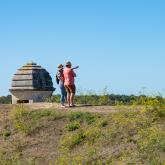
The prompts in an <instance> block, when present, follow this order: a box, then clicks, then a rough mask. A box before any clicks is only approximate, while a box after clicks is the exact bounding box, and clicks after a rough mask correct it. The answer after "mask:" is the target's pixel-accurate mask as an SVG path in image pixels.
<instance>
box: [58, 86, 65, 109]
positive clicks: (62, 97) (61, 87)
mask: <svg viewBox="0 0 165 165" xmlns="http://www.w3.org/2000/svg"><path fill="white" fill-rule="evenodd" d="M59 87H60V91H61V99H60V101H61V105H62V106H64V103H65V92H66V91H65V87H64V84H59Z"/></svg>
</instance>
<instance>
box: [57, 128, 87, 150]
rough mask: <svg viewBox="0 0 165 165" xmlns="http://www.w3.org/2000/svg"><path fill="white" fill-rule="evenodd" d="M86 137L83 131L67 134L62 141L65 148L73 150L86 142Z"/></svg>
mask: <svg viewBox="0 0 165 165" xmlns="http://www.w3.org/2000/svg"><path fill="white" fill-rule="evenodd" d="M85 138H86V136H85V134H84V132H83V131H82V130H79V131H78V132H75V133H74V134H66V135H65V136H64V137H63V138H62V139H61V141H60V144H61V146H62V147H63V148H66V149H73V148H74V147H75V146H76V145H78V144H80V143H81V142H83V141H84V140H85Z"/></svg>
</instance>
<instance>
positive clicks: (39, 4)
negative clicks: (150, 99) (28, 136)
mask: <svg viewBox="0 0 165 165" xmlns="http://www.w3.org/2000/svg"><path fill="white" fill-rule="evenodd" d="M0 22H1V26H0V61H1V62H0V76H1V81H0V95H7V94H8V93H9V92H8V89H9V88H10V85H11V79H12V76H13V74H14V73H15V72H16V70H17V69H18V68H20V67H21V66H22V65H23V64H25V63H27V62H29V61H35V62H37V63H38V64H40V65H42V66H43V67H44V68H46V69H47V70H48V71H49V72H50V74H51V76H52V78H53V79H54V75H55V73H56V66H57V65H58V64H59V63H65V62H66V61H68V60H70V61H72V63H73V64H74V65H80V69H79V70H77V74H78V77H77V80H76V84H77V88H78V89H80V91H82V92H83V91H88V90H93V91H96V92H100V91H102V90H103V88H104V87H105V86H107V88H108V90H109V91H110V92H113V93H119V94H138V93H139V92H140V91H142V88H143V87H145V88H146V90H147V91H148V92H150V93H156V92H161V93H165V76H164V74H165V65H164V63H165V1H164V0H124V1H123V0H24V1H22V0H14V1H13V0H0ZM53 81H54V86H55V87H57V85H56V83H55V80H53ZM56 93H58V90H57V91H56Z"/></svg>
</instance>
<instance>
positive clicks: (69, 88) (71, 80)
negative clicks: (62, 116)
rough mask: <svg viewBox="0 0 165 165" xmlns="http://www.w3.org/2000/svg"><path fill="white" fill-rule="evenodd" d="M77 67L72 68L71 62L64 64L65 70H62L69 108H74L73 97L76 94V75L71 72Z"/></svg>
mask: <svg viewBox="0 0 165 165" xmlns="http://www.w3.org/2000/svg"><path fill="white" fill-rule="evenodd" d="M77 68H78V66H77V67H75V68H72V63H71V62H67V63H66V68H65V69H64V72H63V73H64V79H65V81H64V85H65V89H66V92H67V101H68V104H69V107H74V106H75V105H74V102H73V101H74V96H75V93H76V86H75V77H76V73H75V72H74V71H73V69H77Z"/></svg>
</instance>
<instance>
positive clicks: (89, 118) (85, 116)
mask: <svg viewBox="0 0 165 165" xmlns="http://www.w3.org/2000/svg"><path fill="white" fill-rule="evenodd" d="M69 120H70V121H75V120H79V121H81V122H87V123H88V124H91V123H93V122H95V121H96V115H94V114H92V113H89V112H71V113H70V114H69Z"/></svg>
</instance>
